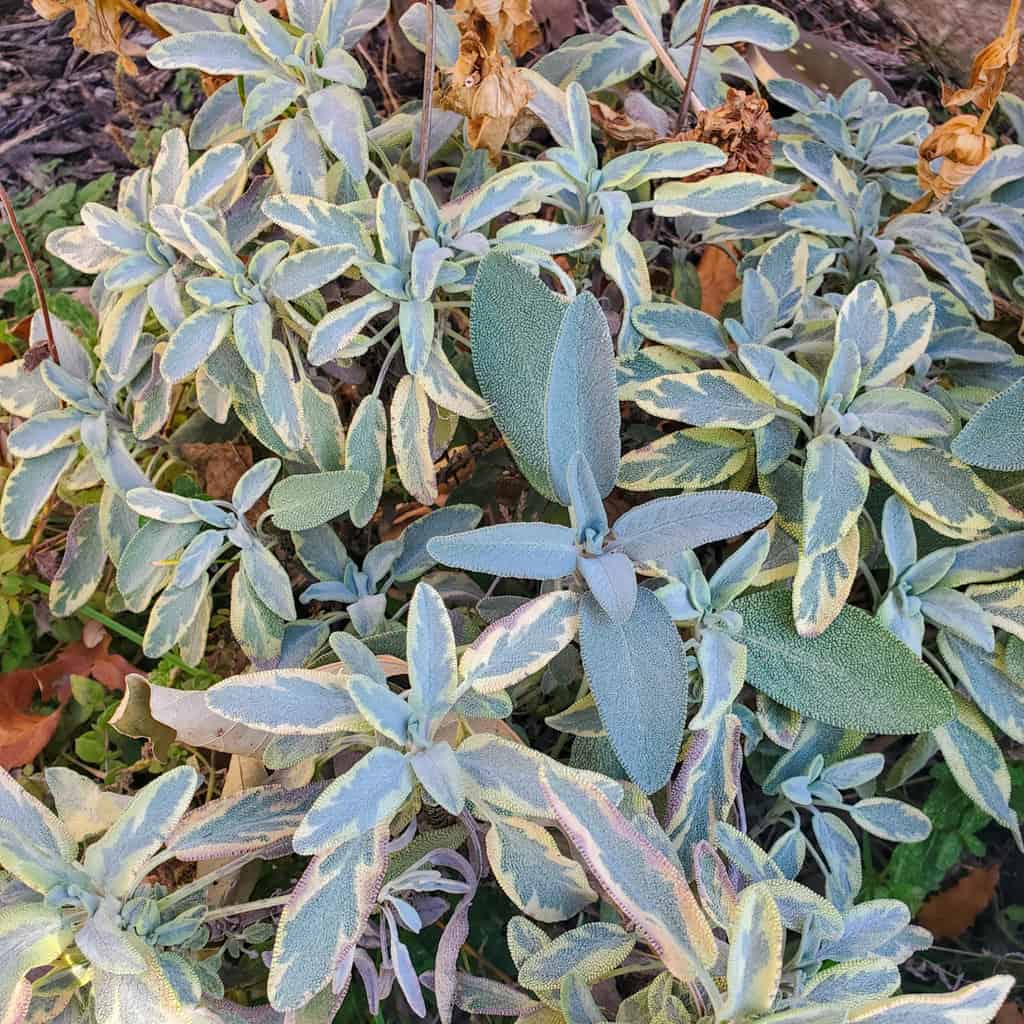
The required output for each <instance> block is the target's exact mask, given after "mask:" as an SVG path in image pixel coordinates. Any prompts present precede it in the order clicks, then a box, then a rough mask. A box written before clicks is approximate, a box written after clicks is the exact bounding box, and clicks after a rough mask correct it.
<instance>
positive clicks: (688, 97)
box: [676, 0, 714, 132]
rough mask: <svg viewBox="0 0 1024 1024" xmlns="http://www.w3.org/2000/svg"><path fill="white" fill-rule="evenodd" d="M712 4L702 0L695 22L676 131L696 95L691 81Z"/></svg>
mask: <svg viewBox="0 0 1024 1024" xmlns="http://www.w3.org/2000/svg"><path fill="white" fill-rule="evenodd" d="M713 6H714V4H713V2H712V0H704V5H703V6H702V7H701V9H700V21H699V22H698V23H697V33H696V35H694V37H693V52H692V53H691V54H690V68H689V70H688V71H687V72H686V88H685V89H683V102H682V103H680V104H679V115H678V117H677V118H676V131H677V132H681V131H682V130H683V128H684V127H685V126H686V118H687V115H688V114H689V113H690V106H691V105H692V104H694V100H695V99H696V97H695V96H694V95H693V82H694V79H695V78H696V77H697V65H698V64H699V63H700V51H701V49H702V47H703V45H704V32H705V31H706V30H707V27H708V17H709V16H710V14H711V8H712V7H713Z"/></svg>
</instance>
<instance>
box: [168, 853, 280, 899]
mask: <svg viewBox="0 0 1024 1024" xmlns="http://www.w3.org/2000/svg"><path fill="white" fill-rule="evenodd" d="M262 852H263V851H262V850H255V851H252V852H250V853H243V854H242V855H241V856H240V857H235V858H234V859H232V860H229V861H228V862H227V863H226V864H222V865H221V866H220V867H219V868H214V869H213V870H212V871H210V872H209V873H208V874H205V875H203V876H201V877H200V878H197V879H196V880H195V881H194V882H190V883H189V884H188V885H185V886H182V887H181V888H180V889H176V890H175V891H174V892H172V893H168V894H167V895H166V896H165V897H164V898H163V899H162V900H158V901H157V902H158V903H159V904H160V909H161V910H166V909H167V908H168V907H173V906H174V905H175V904H177V903H181V902H182V900H187V899H188V898H189V897H190V896H194V895H195V894H196V893H198V892H202V891H203V890H204V889H205V888H207V887H208V886H210V885H213V883H214V882H217V881H220V879H222V878H228V877H229V876H231V875H234V874H237V873H238V872H239V871H241V870H242V868H244V867H245V865H246V864H248V863H249V862H250V861H253V860H256V859H257V858H258V857H259V855H260V854H261V853H262Z"/></svg>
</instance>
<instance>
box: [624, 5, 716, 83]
mask: <svg viewBox="0 0 1024 1024" xmlns="http://www.w3.org/2000/svg"><path fill="white" fill-rule="evenodd" d="M705 2H707V0H705ZM626 6H627V7H628V8H629V13H630V14H632V15H633V20H634V21H635V22H636V23H637V27H638V28H639V29H640V31H641V32H642V33H643V35H644V39H646V40H647V42H648V43H650V44H651V49H652V50H654V52H655V53H656V54H657V55H658V60H660V61H661V63H662V65H663V66H664V68H665V70H666V71H667V72H668V73H669V75H671V76H672V80H673V81H674V82H675V83H676V85H678V86H679V88H680V89H681V90H682V92H683V93H684V94H685V92H686V79H685V78H684V77H683V73H682V71H680V70H679V68H678V66H677V65H676V62H675V61H674V60H673V59H672V57H671V55H670V54H669V52H668V50H666V49H665V44H664V43H663V42H662V41H661V39H659V38H658V34H657V33H656V32H655V31H654V29H653V28H651V26H650V23H649V22H648V21H647V19H646V18H645V17H644V15H643V11H641V10H640V5H639V4H638V3H637V0H626Z"/></svg>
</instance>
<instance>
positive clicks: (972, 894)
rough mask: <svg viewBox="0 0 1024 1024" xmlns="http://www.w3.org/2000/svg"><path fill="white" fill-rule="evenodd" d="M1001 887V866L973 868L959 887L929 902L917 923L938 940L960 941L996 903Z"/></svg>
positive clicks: (957, 884) (920, 913)
mask: <svg viewBox="0 0 1024 1024" xmlns="http://www.w3.org/2000/svg"><path fill="white" fill-rule="evenodd" d="M997 885H999V865H998V864H992V865H990V866H989V867H985V868H982V867H974V868H969V869H968V871H967V874H966V875H964V877H963V878H961V879H960V881H959V882H957V883H956V884H955V885H952V886H950V887H949V888H948V889H943V890H942V892H940V893H936V894H935V895H934V896H932V897H931V898H930V899H928V900H927V901H926V902H925V904H924V906H923V907H921V910H920V911H919V912H918V915H917V921H918V924H920V925H921V926H922V927H924V928H927V929H928V931H930V932H931V933H932V934H933V935H934V936H935V937H936V938H937V939H956V938H959V937H960V936H961V935H963V933H964V932H965V931H967V929H968V928H970V927H971V925H972V924H974V922H975V920H976V919H977V917H978V915H979V914H980V913H981V912H982V911H983V910H984V909H985V908H986V907H987V906H988V905H989V904H990V903H991V902H992V897H993V896H994V895H995V892H996V886H997Z"/></svg>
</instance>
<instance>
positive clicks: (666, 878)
mask: <svg viewBox="0 0 1024 1024" xmlns="http://www.w3.org/2000/svg"><path fill="white" fill-rule="evenodd" d="M541 783H542V785H543V787H544V792H545V794H546V795H547V798H548V800H549V802H550V804H551V807H552V809H553V811H554V814H555V817H556V818H557V820H558V825H559V828H561V829H562V831H563V832H564V833H565V834H566V836H567V838H568V839H569V840H570V842H571V843H572V845H573V846H574V847H575V849H576V850H577V851H579V853H580V856H581V857H582V858H583V859H584V861H585V862H586V864H587V867H588V869H589V871H590V873H591V874H592V875H593V876H594V877H595V878H596V879H597V881H598V882H599V883H600V884H601V887H602V888H603V889H604V891H605V892H606V893H607V894H608V897H609V898H610V899H611V901H612V902H613V903H614V904H615V905H616V906H617V907H618V908H619V910H620V912H621V913H622V914H623V916H624V917H625V918H626V919H627V920H628V921H631V922H632V923H633V925H634V927H635V928H636V930H637V932H638V933H639V934H640V935H641V936H643V938H644V940H645V941H646V942H647V943H648V944H649V945H650V946H651V948H652V949H653V950H654V951H655V953H657V955H658V956H659V957H660V958H661V960H662V961H663V962H664V964H665V967H666V968H667V969H668V970H669V971H671V972H672V974H673V975H674V976H675V977H676V978H679V979H680V980H686V979H689V978H692V977H693V974H694V971H695V969H698V968H700V967H701V966H704V967H707V966H709V965H710V964H711V963H713V962H714V960H715V958H716V955H717V947H716V944H715V939H714V935H713V934H712V932H711V928H710V926H709V925H708V922H707V919H706V918H705V917H704V914H703V912H702V911H701V909H700V907H699V906H698V904H697V901H696V900H695V899H694V897H693V893H692V892H691V891H690V888H689V886H688V885H687V883H686V879H685V878H684V876H683V874H682V872H681V871H680V870H679V868H678V867H677V866H676V865H674V864H673V863H672V862H671V861H670V860H669V859H668V858H667V857H666V856H665V855H664V854H663V853H661V852H660V851H659V850H657V849H656V848H655V847H654V846H653V845H652V844H651V843H650V842H649V841H648V840H647V839H646V838H644V837H643V836H642V835H641V834H640V833H639V832H638V831H637V830H636V829H635V828H634V827H633V826H632V825H631V824H630V823H629V821H628V820H627V819H626V818H625V817H624V816H623V815H622V813H621V812H620V811H619V810H618V809H617V808H616V807H615V806H614V805H613V804H612V803H611V802H610V801H609V800H608V799H607V797H605V796H604V795H603V794H602V793H600V792H599V791H598V790H597V789H596V788H594V787H591V786H589V785H586V784H581V783H579V782H576V781H571V780H569V779H567V778H565V777H564V776H561V775H559V774H557V773H554V772H548V771H544V772H543V773H542V776H541Z"/></svg>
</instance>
